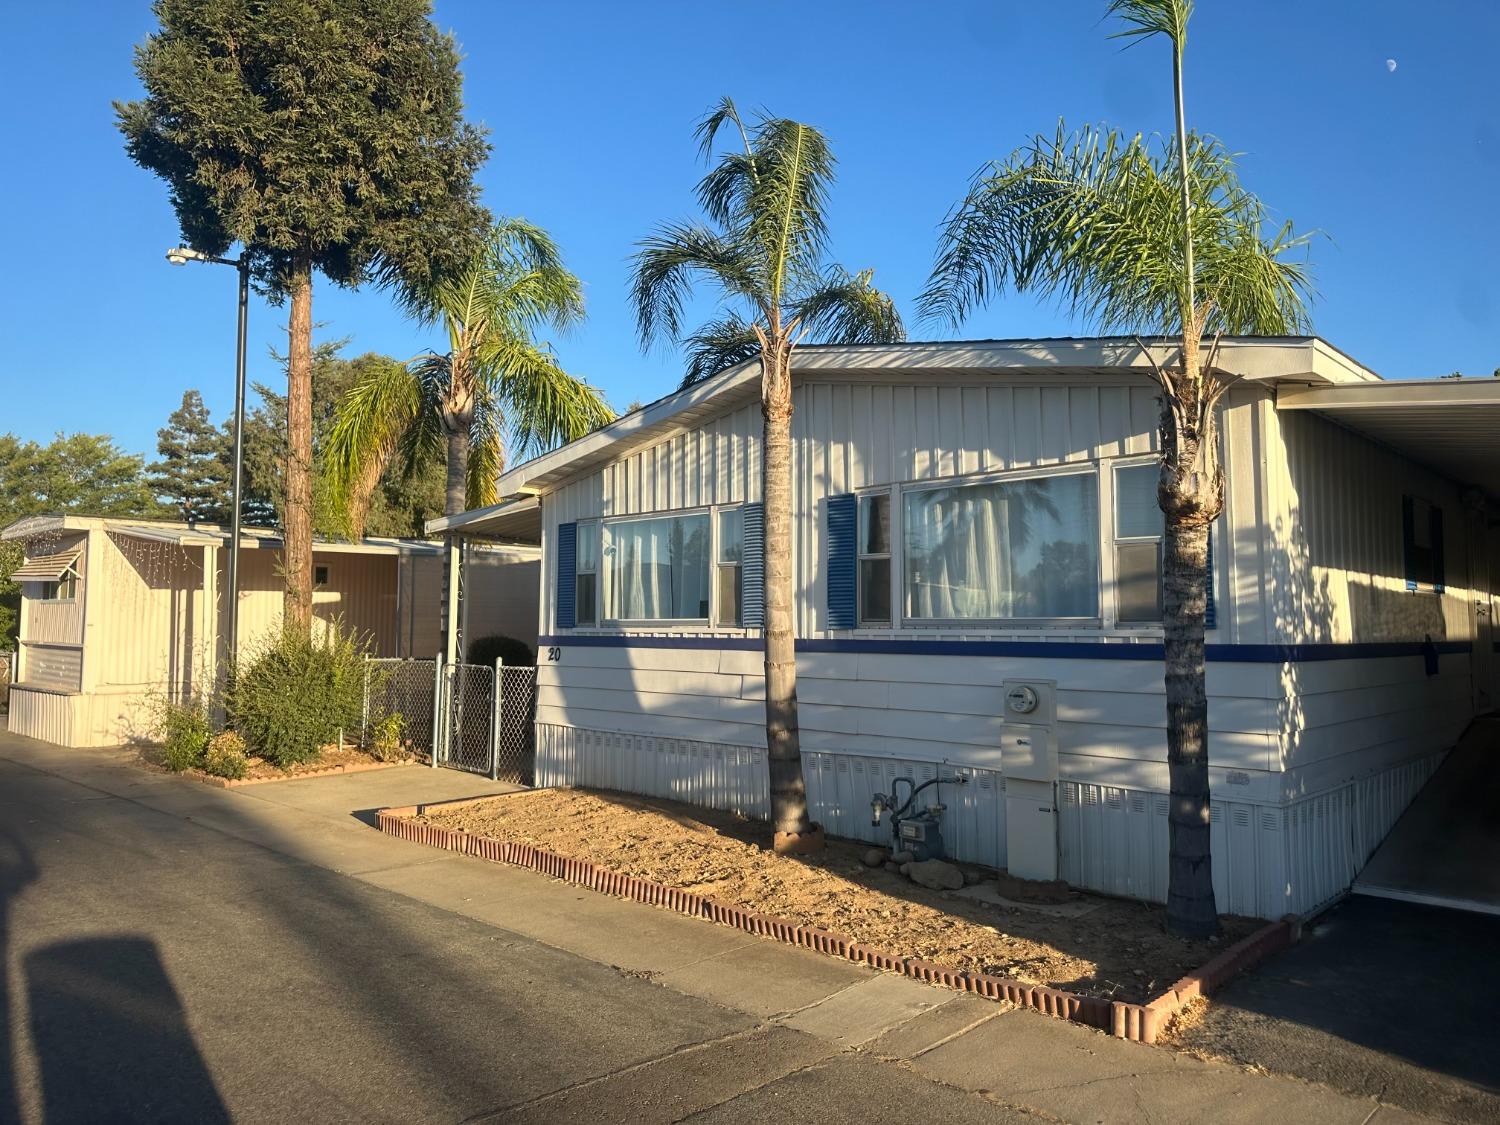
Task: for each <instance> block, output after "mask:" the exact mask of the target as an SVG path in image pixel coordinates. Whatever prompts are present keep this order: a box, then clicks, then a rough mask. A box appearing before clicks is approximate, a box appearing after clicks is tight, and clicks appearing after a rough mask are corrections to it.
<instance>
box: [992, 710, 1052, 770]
mask: <svg viewBox="0 0 1500 1125" xmlns="http://www.w3.org/2000/svg"><path fill="white" fill-rule="evenodd" d="M1000 772H1001V773H1002V774H1004V775H1005V778H1006V780H1007V781H1009V780H1011V779H1012V778H1016V779H1019V780H1024V781H1049V782H1050V781H1056V780H1057V735H1056V733H1055V732H1054V731H1053V730H1052V728H1051V727H1034V726H1028V725H1026V724H1024V723H1006V724H1005V726H1004V728H1003V729H1002V730H1001V732H1000Z"/></svg>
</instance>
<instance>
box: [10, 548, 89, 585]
mask: <svg viewBox="0 0 1500 1125" xmlns="http://www.w3.org/2000/svg"><path fill="white" fill-rule="evenodd" d="M81 553H82V551H81V550H77V549H75V550H72V551H63V552H61V553H59V554H56V555H38V556H37V557H36V558H34V559H28V560H27V561H26V562H24V563H22V564H21V565H20V566H18V567H17V568H16V569H15V570H13V571H11V575H10V576H11V579H12V580H13V581H16V582H56V581H58V580H59V579H61V578H62V576H63V575H65V574H67V573H68V571H70V570H72V569H73V567H74V564H75V563H77V562H78V556H79V555H80V554H81Z"/></svg>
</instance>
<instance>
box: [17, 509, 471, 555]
mask: <svg viewBox="0 0 1500 1125" xmlns="http://www.w3.org/2000/svg"><path fill="white" fill-rule="evenodd" d="M94 530H100V531H108V532H111V533H112V534H115V535H124V536H128V537H129V538H132V539H145V540H149V541H151V542H155V543H169V544H172V545H174V546H179V547H208V546H227V545H228V544H229V537H230V534H231V529H230V528H227V527H222V526H220V525H218V524H208V523H200V524H189V523H172V522H169V521H164V520H135V519H117V518H114V517H109V516H74V515H58V516H28V517H27V518H25V519H21V520H17V521H16V522H15V523H13V524H11V525H10V526H9V527H7V528H5V529H4V530H3V531H0V539H29V538H32V537H34V536H38V535H48V534H58V533H61V532H69V531H94ZM281 546H282V539H281V536H280V534H279V533H277V532H275V531H272V530H269V529H267V528H262V527H242V528H240V549H241V550H279V549H280V548H281ZM442 549H443V547H442V544H441V543H435V542H433V541H432V540H430V539H391V538H382V537H373V536H372V537H367V538H365V539H361V540H359V541H358V542H355V543H344V542H339V541H336V540H330V539H314V540H313V552H314V553H315V554H355V555H412V554H416V555H424V554H438V553H440V552H441V551H442Z"/></svg>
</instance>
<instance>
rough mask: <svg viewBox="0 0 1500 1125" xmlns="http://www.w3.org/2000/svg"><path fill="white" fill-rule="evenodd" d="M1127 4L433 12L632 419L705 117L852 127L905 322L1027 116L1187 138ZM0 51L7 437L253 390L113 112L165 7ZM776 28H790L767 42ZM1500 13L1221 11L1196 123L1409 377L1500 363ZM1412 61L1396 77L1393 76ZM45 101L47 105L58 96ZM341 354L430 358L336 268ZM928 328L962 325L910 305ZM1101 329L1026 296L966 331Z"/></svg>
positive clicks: (50, 27)
mask: <svg viewBox="0 0 1500 1125" xmlns="http://www.w3.org/2000/svg"><path fill="white" fill-rule="evenodd" d="M1104 7H1105V4H1104V2H1103V0H1059V2H1057V3H1053V4H1044V5H1038V4H1021V3H1013V2H1011V0H935V2H932V3H928V4H911V3H909V2H903V3H896V2H886V0H836V2H835V0H818V2H807V0H803V2H800V3H799V2H788V0H757V2H756V3H753V4H752V3H749V2H747V0H710V2H705V0H654V2H650V3H648V2H644V0H637V2H635V3H619V2H618V0H615V2H606V0H589V2H575V0H552V2H550V3H541V4H538V3H526V4H518V3H513V2H511V0H505V2H503V3H501V2H495V0H491V2H484V0H440V2H439V3H438V4H437V10H436V18H437V21H438V23H439V24H440V25H441V26H443V27H445V28H449V29H451V30H452V31H453V32H454V33H455V35H456V36H457V38H458V40H459V41H460V43H461V44H462V47H463V49H464V52H465V55H466V62H465V74H466V97H467V102H468V107H469V116H470V118H471V119H472V120H475V121H478V122H482V123H483V124H484V125H486V126H487V127H488V128H489V129H490V130H491V140H492V141H493V143H494V146H495V151H494V155H493V156H492V158H491V160H490V162H489V164H488V166H487V167H486V169H485V171H484V173H483V176H482V182H483V187H484V192H485V199H486V202H487V204H488V205H489V207H490V208H491V209H492V210H493V211H495V212H497V213H510V214H522V215H525V216H527V217H528V218H531V219H533V220H535V221H537V222H540V223H542V224H543V225H545V226H547V227H548V228H549V229H551V230H552V232H553V233H554V235H555V236H556V237H557V238H558V239H559V241H560V242H561V244H562V246H563V248H564V251H565V253H566V255H567V258H568V261H569V263H570V265H571V266H572V267H573V269H574V270H575V272H577V273H578V274H579V275H580V276H581V277H582V278H583V279H584V281H585V283H586V285H587V292H588V300H589V308H590V316H589V320H588V323H587V324H586V325H585V326H584V327H583V328H582V329H581V330H579V331H577V332H575V333H573V334H572V335H570V336H569V337H567V338H565V339H562V340H559V341H557V346H558V350H559V353H560V354H561V356H562V357H563V359H564V361H565V362H566V363H567V364H568V365H569V366H570V368H571V369H573V370H575V371H577V372H579V373H581V374H584V375H586V376H587V377H588V378H589V379H590V380H591V381H592V382H594V383H596V384H598V385H600V386H601V387H603V388H604V389H605V391H606V393H607V394H608V396H609V397H610V399H611V401H612V402H613V403H614V404H615V405H616V407H617V408H618V407H623V406H625V405H626V404H627V403H629V402H630V401H631V400H633V399H642V400H650V399H653V398H656V397H658V396H659V395H661V394H663V393H665V392H666V391H667V390H669V389H671V388H672V387H673V386H675V384H676V382H677V379H678V375H679V372H680V363H679V361H678V359H677V357H676V356H675V355H674V354H671V353H667V352H663V353H656V354H652V355H649V356H643V355H642V354H641V353H640V350H639V349H638V347H637V345H636V342H635V335H634V330H633V322H632V319H631V315H630V310H629V307H628V305H627V303H626V299H625V292H626V278H627V273H628V261H627V259H628V257H629V254H630V252H631V249H632V245H633V243H634V242H635V241H636V240H637V239H639V238H640V237H642V236H643V235H644V234H646V233H648V232H649V231H650V229H651V228H652V226H653V225H654V224H656V223H657V222H660V221H662V220H666V219H671V218H677V217H680V216H683V215H685V214H688V213H690V210H691V190H692V187H693V184H694V183H695V182H696V180H697V177H698V176H699V175H700V173H701V169H700V165H699V164H698V163H697V157H696V152H695V149H694V147H693V144H692V138H691V130H692V126H693V123H694V121H695V119H696V118H697V117H698V116H699V115H700V114H701V113H702V112H703V111H704V109H705V108H706V107H708V106H709V105H710V104H711V103H712V102H714V101H715V100H716V99H717V98H718V97H719V96H720V95H722V94H726V93H727V94H731V95H733V96H734V97H735V98H736V99H737V100H738V101H739V102H740V104H741V105H742V106H757V105H764V106H766V107H768V108H769V109H771V110H772V111H774V112H775V113H777V114H779V115H784V116H790V117H797V118H800V119H802V120H805V121H809V122H812V123H814V124H816V125H818V126H819V127H821V128H822V129H824V130H825V132H827V134H828V135H829V137H830V138H831V140H832V142H833V145H834V149H835V152H836V154H837V155H838V157H839V161H840V166H839V171H840V175H839V182H838V186H837V189H836V191H835V193H834V196H833V200H832V221H833V233H834V250H835V255H836V257H837V258H838V259H839V260H841V261H842V262H843V264H845V265H846V266H848V267H849V268H851V269H859V268H864V267H869V266H873V267H874V268H875V270H876V281H877V283H878V284H880V285H881V286H883V287H885V288H886V289H888V290H889V291H890V292H892V293H893V294H894V295H895V297H896V298H897V300H898V302H899V303H900V305H901V308H902V310H903V312H904V313H905V314H907V316H908V319H909V321H910V320H911V319H912V317H913V316H914V311H913V299H914V297H915V295H916V294H917V292H918V291H919V290H920V289H921V286H922V283H923V281H924V280H925V278H926V275H927V270H928V268H929V266H930V264H931V258H932V252H933V246H934V233H935V227H936V224H937V223H938V221H939V220H940V219H941V218H942V216H943V214H944V213H945V212H946V210H947V209H948V208H949V207H950V206H951V205H952V204H953V203H954V201H955V200H956V199H957V198H959V196H960V195H961V194H962V192H963V188H964V186H965V183H966V181H967V179H968V177H969V176H970V174H971V173H972V172H973V171H974V170H975V169H976V168H977V167H978V166H979V165H980V164H981V163H982V162H984V161H985V160H987V159H990V158H995V157H1000V156H1003V155H1005V154H1006V153H1008V152H1009V151H1010V150H1011V149H1012V148H1014V147H1015V146H1016V145H1017V144H1019V143H1021V142H1022V141H1023V140H1024V139H1025V138H1026V137H1027V136H1028V135H1029V134H1031V133H1033V132H1035V131H1038V130H1043V131H1050V130H1051V129H1052V128H1054V127H1055V124H1056V122H1057V120H1058V118H1059V117H1063V118H1065V119H1066V120H1067V121H1068V123H1069V124H1078V123H1083V122H1085V121H1104V122H1108V123H1110V124H1113V125H1117V126H1119V127H1122V128H1125V129H1129V130H1144V131H1148V132H1149V131H1161V132H1166V131H1169V130H1170V126H1171V119H1170V80H1169V72H1168V70H1167V69H1166V68H1167V60H1166V55H1165V47H1164V46H1163V45H1162V44H1160V43H1153V44H1145V45H1142V46H1138V47H1134V48H1131V49H1129V50H1124V51H1122V50H1121V49H1120V43H1119V42H1118V41H1112V40H1110V39H1108V38H1107V31H1108V30H1109V29H1108V28H1107V27H1105V26H1103V25H1101V24H1100V22H1099V21H1100V16H1101V13H1102V11H1103V8H1104ZM6 22H7V25H8V27H9V29H10V30H9V34H8V35H7V37H6V40H7V45H6V47H5V49H4V54H3V57H4V63H5V65H4V66H3V67H0V97H3V102H4V104H5V105H6V107H7V113H6V114H5V116H4V120H3V122H0V130H3V132H0V151H3V152H4V153H5V154H6V156H7V160H6V162H5V163H6V169H7V174H6V175H5V176H4V177H3V179H0V194H3V205H0V216H3V218H0V251H3V257H0V261H3V262H4V266H5V268H4V270H3V272H0V317H3V320H0V332H3V339H4V341H5V347H4V351H3V353H0V385H3V388H4V393H3V395H0V431H5V430H11V431H14V432H16V433H19V434H21V435H23V436H25V437H35V438H39V439H46V438H47V437H49V436H50V435H51V434H52V433H53V432H54V431H56V430H60V429H67V430H86V431H90V432H104V433H110V434H112V435H114V436H115V438H116V439H117V440H118V441H120V442H121V444H123V445H124V446H126V447H127V448H129V449H133V450H142V451H148V452H149V451H151V450H153V449H154V444H155V431H156V429H157V427H158V426H160V425H161V424H162V422H163V420H164V419H165V417H166V415H167V414H168V413H169V412H170V411H171V410H172V409H173V408H174V407H175V405H176V404H177V402H178V401H179V399H180V397H181V394H182V391H183V389H184V388H185V387H189V386H197V387H199V388H200V389H202V391H203V392H204V397H205V399H206V400H207V402H208V404H209V406H210V408H211V409H212V410H213V411H214V414H215V416H216V417H222V416H223V415H224V414H225V412H226V411H227V410H228V409H229V407H230V405H231V403H232V376H233V330H234V275H233V272H232V271H230V270H228V269H221V268H215V267H201V266H194V267H187V268H181V269H176V268H173V267H171V266H169V265H168V264H167V263H166V262H165V260H164V259H163V257H162V255H163V253H164V251H165V250H166V249H167V248H168V247H169V246H172V245H174V244H175V243H176V242H177V238H178V234H177V227H176V223H175V220H174V217H173V215H172V211H171V208H170V206H169V204H168V202H167V195H166V191H165V189H164V187H163V185H162V184H161V183H160V182H159V181H157V180H156V179H154V178H153V177H152V176H150V175H148V174H147V173H145V172H143V171H141V170H140V169H138V168H136V167H135V166H134V165H132V164H131V163H130V162H129V161H128V160H127V159H126V157H125V154H124V151H123V149H122V147H121V144H120V138H119V135H118V133H117V132H116V131H115V128H114V124H113V115H112V112H111V109H110V101H111V99H113V98H130V97H133V96H135V95H136V94H137V86H136V83H135V78H134V75H133V73H132V70H131V49H132V47H133V45H134V44H136V43H138V42H139V41H141V40H142V39H143V38H144V37H145V36H146V35H147V34H148V33H149V31H150V30H151V29H152V27H153V20H152V17H151V13H150V10H149V7H148V5H147V4H145V3H132V2H126V0H109V2H105V0H95V2H94V3H77V2H66V0H56V2H54V3H50V4H27V5H19V6H13V7H12V8H11V9H10V11H9V12H8V15H7V21H6ZM762 29H765V30H762ZM1497 43H1500V5H1496V4H1493V3H1491V2H1489V0H1471V2H1468V3H1462V2H1458V0H1433V2H1430V3H1427V4H1424V5H1421V6H1420V10H1414V9H1413V7H1412V5H1411V4H1410V3H1409V2H1408V0H1315V2H1313V3H1308V2H1306V0H1302V2H1299V3H1292V2H1288V0H1257V2H1256V3H1254V4H1247V3H1241V2H1234V0H1199V3H1198V12H1197V15H1196V16H1195V18H1194V22H1193V25H1192V29H1191V36H1190V42H1189V50H1188V72H1187V93H1188V110H1189V115H1190V121H1191V123H1192V124H1193V125H1194V127H1196V128H1199V129H1201V130H1203V131H1206V132H1212V133H1215V134H1217V135H1219V136H1220V137H1222V138H1224V139H1225V141H1226V142H1227V143H1228V144H1229V145H1230V147H1231V148H1233V149H1235V150H1236V151H1239V152H1242V153H1244V156H1243V158H1242V175H1243V178H1244V180H1245V182H1246V184H1247V185H1248V186H1249V187H1250V188H1251V189H1252V190H1254V191H1255V192H1257V193H1258V194H1260V195H1261V196H1262V197H1263V198H1264V199H1265V200H1266V201H1267V202H1268V203H1269V204H1271V206H1272V207H1273V208H1274V209H1275V211H1276V213H1277V214H1278V215H1279V216H1281V217H1285V218H1290V219H1292V220H1293V221H1294V222H1295V223H1296V225H1297V226H1298V227H1299V228H1302V229H1317V230H1320V231H1323V232H1326V236H1327V237H1324V238H1321V239H1320V240H1319V241H1318V242H1316V243H1315V245H1314V247H1313V251H1312V256H1313V263H1314V268H1315V273H1316V277H1317V283H1318V290H1319V297H1318V301H1317V303H1316V305H1315V306H1314V309H1313V317H1314V325H1315V329H1316V331H1317V332H1318V333H1319V334H1320V335H1323V336H1325V337H1327V338H1328V339H1329V340H1331V341H1332V342H1333V343H1335V344H1336V345H1337V346H1339V347H1341V348H1343V349H1344V350H1345V351H1347V352H1349V353H1351V354H1352V355H1354V356H1355V357H1356V358H1357V359H1359V360H1361V361H1363V362H1365V363H1367V364H1369V365H1371V366H1372V367H1374V368H1375V369H1376V370H1378V371H1379V372H1381V373H1382V374H1383V375H1385V376H1386V377H1387V378H1411V377H1417V376H1430V375H1435V374H1445V373H1447V372H1450V371H1454V370H1460V371H1463V372H1465V373H1467V374H1488V373H1489V372H1490V371H1492V370H1493V369H1494V368H1495V367H1496V366H1500V280H1497V275H1496V271H1495V263H1496V262H1497V261H1500V218H1497V216H1496V212H1495V209H1494V205H1493V202H1492V200H1493V199H1494V198H1495V196H1496V194H1497V187H1500V123H1497V121H1496V119H1495V116H1494V109H1495V105H1496V95H1495V89H1494V84H1493V73H1494V65H1495V60H1494V57H1493V52H1494V49H1495V45H1496V44H1497ZM1387 59H1394V60H1395V62H1396V68H1395V70H1394V71H1392V70H1391V69H1390V68H1389V67H1388V66H1387V62H1386V60H1387ZM44 101H45V110H43V108H42V106H43V102H44ZM313 312H314V319H315V321H317V322H319V324H320V327H319V329H318V335H319V338H320V339H329V338H335V337H343V336H348V337H350V338H351V343H350V346H349V354H356V353H358V352H361V351H366V350H376V351H383V352H388V353H390V354H393V355H397V356H400V357H407V356H410V355H413V354H415V353H417V352H419V351H421V350H422V349H423V348H424V347H426V346H427V345H428V344H429V343H432V342H434V341H433V340H432V339H431V338H430V337H428V336H424V335H423V333H421V332H420V331H418V330H417V329H416V328H414V327H413V326H412V325H410V324H409V323H407V322H405V321H403V320H402V319H401V317H400V316H399V315H398V314H397V313H396V312H395V311H394V309H393V308H392V306H391V303H390V302H389V300H388V299H387V298H386V296H385V295H384V294H383V293H381V292H379V291H377V290H373V289H370V290H364V291H360V292H357V293H350V292H346V291H341V290H338V289H336V288H334V287H333V286H332V285H330V284H328V283H327V282H324V281H320V282H319V283H318V285H317V288H316V290H315V298H314V306H313ZM910 326H911V329H912V335H913V336H914V337H917V338H947V337H951V336H954V335H959V334H955V333H953V332H951V331H949V330H947V329H945V328H944V329H939V328H935V327H932V326H926V325H919V324H915V323H912V324H911V325H910ZM1085 327H1086V326H1084V325H1080V324H1077V323H1075V322H1072V321H1071V320H1070V319H1069V318H1068V317H1066V316H1065V315H1063V314H1061V313H1059V312H1058V311H1057V310H1056V309H1055V308H1052V307H1048V306H1039V305H1037V304H1036V303H1034V302H1033V301H1031V300H1030V299H1023V298H1016V297H1009V298H1006V299H1003V300H1002V301H1000V302H997V303H996V304H994V305H992V306H991V307H990V308H989V309H987V310H985V311H984V312H982V313H980V314H979V315H977V316H975V317H974V318H973V319H971V320H970V321H969V323H968V324H967V326H966V327H965V329H964V330H963V332H962V333H961V335H963V336H972V337H992V336H1040V335H1048V334H1064V333H1070V332H1073V333H1076V332H1080V331H1083V330H1084V328H1085ZM285 341H286V336H285V312H284V310H282V309H274V308H269V307H267V306H266V305H264V304H263V303H260V302H257V303H256V304H255V305H254V306H253V307H252V309H251V326H250V342H251V348H250V351H251V356H250V360H251V377H252V378H253V379H259V380H263V381H267V382H275V381H276V380H277V379H278V378H279V372H278V371H277V368H276V366H275V364H274V363H273V361H272V360H271V359H270V358H269V351H270V349H271V348H273V347H274V348H277V349H278V350H281V351H284V350H285Z"/></svg>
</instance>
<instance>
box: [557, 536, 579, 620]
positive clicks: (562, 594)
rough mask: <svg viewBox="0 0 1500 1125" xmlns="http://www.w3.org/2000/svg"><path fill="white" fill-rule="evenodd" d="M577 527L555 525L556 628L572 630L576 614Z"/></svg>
mask: <svg viewBox="0 0 1500 1125" xmlns="http://www.w3.org/2000/svg"><path fill="white" fill-rule="evenodd" d="M577 571H578V525H577V524H576V523H560V524H558V525H557V614H556V617H557V627H558V628H559V629H571V628H573V626H574V624H575V622H576V619H577V613H578V606H577V598H578V573H577Z"/></svg>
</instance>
